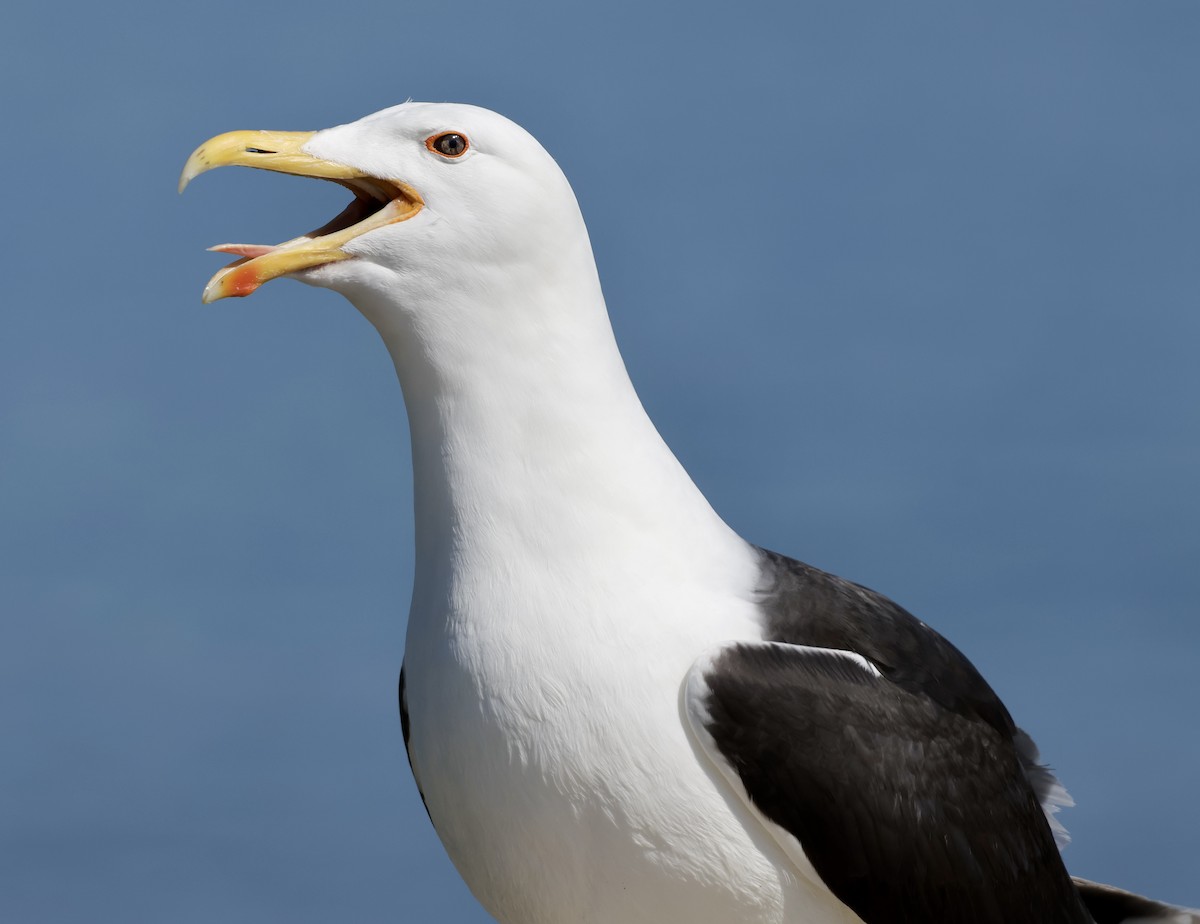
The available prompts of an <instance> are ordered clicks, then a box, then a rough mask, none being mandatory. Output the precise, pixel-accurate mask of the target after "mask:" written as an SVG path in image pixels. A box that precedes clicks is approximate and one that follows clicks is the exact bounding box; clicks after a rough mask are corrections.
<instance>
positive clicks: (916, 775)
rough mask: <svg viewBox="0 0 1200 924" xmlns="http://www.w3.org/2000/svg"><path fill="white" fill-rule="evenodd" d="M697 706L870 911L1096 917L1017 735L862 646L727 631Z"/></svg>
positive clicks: (846, 895)
mask: <svg viewBox="0 0 1200 924" xmlns="http://www.w3.org/2000/svg"><path fill="white" fill-rule="evenodd" d="M685 700H686V710H687V715H688V719H689V721H690V723H691V726H692V728H693V730H694V731H695V732H696V736H697V738H698V740H699V741H700V743H701V746H702V748H703V749H704V750H706V751H707V753H708V754H709V756H710V757H711V758H712V759H713V761H714V762H715V763H716V765H717V767H718V769H719V770H720V771H721V772H722V774H723V775H724V776H725V777H726V778H727V779H728V780H729V781H730V782H731V783H732V784H733V785H734V787H735V790H737V791H739V793H740V795H742V797H743V798H745V799H747V800H748V801H749V802H750V804H751V805H752V806H753V807H754V808H755V809H757V810H758V812H759V813H761V817H763V818H764V819H765V820H766V822H767V823H768V824H767V827H768V830H769V831H771V833H772V834H773V835H774V836H775V837H776V840H777V841H779V842H780V844H781V845H782V846H783V847H784V849H785V852H789V853H790V851H789V845H790V838H794V839H795V842H798V845H799V847H800V849H801V850H802V852H803V856H802V857H799V858H797V857H795V856H794V855H793V859H794V860H796V861H797V865H798V866H799V867H800V869H801V871H802V872H803V871H804V863H805V862H807V863H810V864H811V867H812V869H813V870H814V871H815V873H816V875H817V876H818V877H819V878H820V880H821V881H822V882H823V883H824V884H825V885H826V886H827V887H828V888H829V889H830V891H831V892H832V893H833V894H834V895H835V896H837V898H838V899H839V900H840V901H842V902H843V903H844V904H845V905H847V906H849V907H850V908H851V909H853V910H854V912H855V913H856V914H858V916H859V917H861V918H862V919H863V921H865V922H867V924H911V922H917V921H920V922H938V924H1013V922H1017V921H1021V922H1025V921H1028V922H1034V921H1036V922H1038V924H1088V922H1089V920H1090V919H1089V917H1088V915H1087V912H1086V911H1085V910H1084V907H1083V905H1082V903H1081V901H1080V898H1079V894H1078V892H1077V891H1076V889H1075V887H1074V885H1073V884H1072V882H1071V879H1070V877H1069V876H1068V875H1067V871H1066V869H1065V868H1064V867H1063V864H1062V860H1061V858H1060V857H1059V853H1058V849H1057V847H1056V846H1055V843H1054V838H1053V837H1052V835H1051V833H1050V829H1049V826H1048V825H1047V823H1046V819H1045V817H1044V815H1043V814H1042V810H1041V808H1040V807H1039V805H1038V802H1037V798H1036V796H1035V795H1034V792H1033V789H1032V787H1031V786H1030V784H1029V782H1028V780H1027V779H1026V777H1025V773H1024V770H1023V769H1022V766H1021V762H1020V759H1019V758H1018V755H1017V751H1016V748H1015V746H1014V745H1013V741H1012V737H1011V735H1009V734H1008V733H1007V731H1006V730H1004V729H997V728H995V727H994V726H992V725H991V724H990V723H989V722H987V721H984V720H983V719H981V718H979V717H978V716H977V715H975V714H974V713H973V711H971V710H960V711H956V710H951V709H947V708H946V707H945V706H943V705H942V704H941V703H939V702H938V701H937V700H936V699H935V698H934V697H932V696H930V695H928V694H926V693H924V692H915V691H912V690H909V689H906V688H905V687H904V686H901V685H900V684H897V683H895V682H893V681H892V680H890V679H889V678H888V677H887V676H886V675H884V674H882V673H881V672H880V670H878V669H876V668H875V667H874V666H873V665H872V664H871V663H870V662H869V661H868V660H867V659H865V658H864V657H862V656H860V655H858V654H855V653H852V652H848V651H836V650H829V649H822V648H812V647H803V646H798V645H791V644H781V643H777V642H753V643H742V642H734V643H729V644H727V645H725V646H723V647H721V648H719V649H716V650H715V651H713V652H710V653H709V654H708V655H707V656H706V657H705V658H702V659H701V660H700V661H698V662H697V663H696V665H695V666H694V667H693V668H692V671H691V673H690V674H689V677H688V682H687V687H686V697H685Z"/></svg>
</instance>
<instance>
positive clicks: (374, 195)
mask: <svg viewBox="0 0 1200 924" xmlns="http://www.w3.org/2000/svg"><path fill="white" fill-rule="evenodd" d="M314 134H315V133H314V132H250V131H243V132H227V133H226V134H224V135H217V136H216V137H215V138H211V139H209V140H208V141H206V142H204V144H202V145H200V147H198V148H196V150H195V151H194V152H193V153H192V156H191V157H189V158H188V159H187V163H186V164H185V165H184V167H183V174H182V176H180V178H179V191H180V192H183V190H184V188H185V187H186V186H187V184H188V183H190V182H191V181H192V180H193V179H195V178H196V177H197V176H199V175H200V174H201V173H204V172H205V171H208V170H212V169H213V168H214V167H225V166H231V165H232V166H241V167H257V168H258V169H260V170H273V171H275V172H276V173H290V174H294V175H296V176H311V177H317V178H319V179H323V180H332V181H333V182H335V183H340V184H342V185H343V186H345V187H346V188H348V189H349V190H351V191H352V192H353V193H354V196H355V199H354V201H353V202H351V203H350V205H349V206H347V207H346V209H345V211H343V212H342V213H341V214H340V215H338V216H337V217H336V218H334V219H333V220H332V221H330V222H329V223H328V224H326V225H324V226H323V227H321V228H318V229H317V230H315V231H311V232H309V233H308V234H305V235H302V236H301V237H297V238H293V239H292V240H290V241H286V242H284V243H282V244H278V245H276V246H273V247H272V246H266V245H261V244H220V245H218V246H216V247H213V248H211V249H212V250H216V251H220V252H223V253H233V254H240V255H241V256H242V257H243V259H241V260H237V261H236V262H234V263H231V264H229V265H228V266H226V267H225V268H224V269H222V270H220V271H218V272H217V274H216V275H215V276H213V278H212V279H211V280H209V283H208V285H207V286H205V288H204V295H203V296H202V300H203V301H204V302H205V303H206V304H207V303H209V302H215V301H216V300H217V299H219V298H226V297H228V296H243V295H249V294H250V293H251V292H253V291H254V290H255V289H257V288H258V287H259V286H261V285H262V284H263V283H264V282H267V281H268V280H271V279H275V278H276V277H278V276H285V275H287V274H288V273H295V272H298V271H299V270H303V269H310V268H312V267H314V266H322V265H324V264H326V263H335V262H337V261H338V260H348V259H350V258H351V256H353V255H352V254H349V253H346V251H344V250H342V247H343V246H344V245H345V244H346V242H347V241H350V240H352V239H353V238H356V237H358V236H359V235H360V234H365V233H366V232H367V231H371V230H373V229H374V228H381V227H383V226H384V225H389V224H392V223H394V222H398V221H404V220H406V219H408V218H411V217H412V216H413V215H415V214H417V212H419V211H420V210H421V208H422V207H423V206H424V202H423V201H422V199H421V197H420V195H418V194H417V192H416V191H415V190H414V189H412V188H411V187H410V186H408V185H407V184H405V183H401V182H399V181H397V180H384V179H380V178H378V177H373V176H370V175H368V174H366V173H363V172H362V171H361V170H359V169H357V168H355V167H349V166H347V165H345V164H338V163H334V162H332V161H327V160H322V159H321V158H319V157H314V156H313V155H311V154H308V153H306V152H305V151H304V145H305V144H307V143H308V141H309V140H310V139H311V138H312V137H313V135H314Z"/></svg>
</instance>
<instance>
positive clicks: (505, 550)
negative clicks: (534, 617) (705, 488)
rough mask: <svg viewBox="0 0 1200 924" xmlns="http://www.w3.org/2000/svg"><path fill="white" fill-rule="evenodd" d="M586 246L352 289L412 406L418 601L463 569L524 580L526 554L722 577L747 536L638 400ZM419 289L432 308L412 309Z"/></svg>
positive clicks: (549, 565)
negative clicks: (712, 502) (382, 290)
mask: <svg viewBox="0 0 1200 924" xmlns="http://www.w3.org/2000/svg"><path fill="white" fill-rule="evenodd" d="M574 257H575V259H574V261H573V262H574V264H575V265H573V266H571V265H567V266H562V267H561V270H562V271H561V272H560V273H558V274H557V276H556V278H551V279H548V278H547V276H546V273H545V272H544V270H539V269H538V268H537V267H531V268H530V273H531V275H536V278H529V279H524V280H523V279H522V278H521V274H520V272H517V273H515V274H514V273H513V271H512V268H511V267H509V268H507V270H506V273H505V276H504V279H503V282H504V285H499V284H496V283H498V281H499V280H497V279H487V278H484V279H483V280H482V281H481V280H480V279H479V278H478V277H472V278H471V279H469V280H464V281H462V282H459V283H453V282H451V283H449V284H446V283H443V284H442V286H441V287H439V288H438V290H437V291H436V292H432V291H431V292H418V291H414V290H413V289H411V288H410V289H408V290H406V291H404V292H398V291H397V290H389V294H388V296H385V297H381V296H379V295H378V294H376V293H377V292H378V291H379V290H378V289H374V290H371V291H363V292H360V293H355V294H354V295H353V300H354V302H355V304H356V305H357V307H358V308H359V309H360V310H361V311H362V312H363V313H364V314H365V315H366V316H367V317H368V318H369V319H370V320H371V321H372V323H374V324H375V325H376V327H377V328H378V329H379V331H380V333H381V334H382V336H383V339H384V342H385V343H386V345H387V348H388V350H389V352H390V353H391V355H392V358H393V361H394V362H395V365H396V370H397V373H398V375H399V378H400V383H401V386H402V388H403V391H404V396H405V402H406V404H407V406H408V412H409V422H410V426H411V430H412V447H413V471H414V482H415V483H414V489H415V494H416V497H415V516H416V540H417V587H416V588H415V592H414V606H415V605H416V604H417V602H418V601H419V600H420V598H421V597H422V596H423V595H426V594H431V595H440V594H444V593H446V592H447V588H449V587H451V586H452V585H456V584H460V583H461V581H462V579H463V572H465V571H469V572H471V573H472V574H473V575H474V577H473V578H472V582H473V583H478V582H479V580H480V575H481V574H483V573H488V574H491V578H489V579H495V580H499V581H504V582H507V583H512V582H513V581H516V582H518V583H520V582H521V580H522V576H521V575H513V574H511V572H512V571H513V570H514V569H519V568H520V567H521V566H522V564H521V563H527V562H536V563H537V568H538V569H539V570H540V572H541V573H542V574H543V575H544V574H545V573H547V572H550V573H557V575H558V577H560V578H562V579H563V580H565V581H570V580H571V579H572V576H575V575H584V574H594V573H595V570H596V564H597V562H607V563H609V564H610V565H612V566H614V567H620V568H628V567H635V568H637V569H639V570H645V569H656V570H658V571H659V572H662V571H664V570H665V571H667V572H669V573H673V574H679V575H680V577H681V578H686V579H689V580H699V581H706V580H710V579H711V580H719V579H720V576H719V573H720V572H721V571H722V570H724V569H723V568H722V567H721V562H722V560H723V557H725V558H727V555H728V550H729V548H730V545H731V544H733V543H737V544H739V545H740V544H742V543H741V540H740V539H737V537H736V536H735V535H734V534H733V533H732V531H731V530H730V529H729V528H728V527H727V526H726V525H725V524H724V523H723V522H722V521H721V520H720V518H719V517H718V516H717V515H716V514H715V513H714V512H713V510H712V508H711V507H710V506H709V504H708V502H707V501H706V500H705V498H704V497H703V495H702V494H701V493H700V491H699V489H698V488H696V486H695V485H694V484H693V482H692V481H691V479H690V478H689V477H688V475H687V473H686V472H685V471H684V470H683V468H682V466H680V464H679V463H678V461H677V460H676V459H675V457H674V455H673V454H672V453H671V451H670V449H669V448H668V447H667V446H666V444H665V443H664V442H663V440H662V438H661V437H660V436H659V434H658V432H657V430H656V429H655V427H654V425H653V424H652V423H651V421H650V419H649V418H648V417H647V415H646V413H645V411H644V409H643V408H642V405H641V402H640V400H639V399H638V397H637V394H636V393H635V392H634V389H633V385H632V383H631V382H630V381H629V377H628V374H627V373H626V371H625V367H624V364H623V362H622V360H621V356H620V353H619V352H618V349H617V346H616V343H615V340H614V338H613V335H612V329H611V326H610V325H609V322H608V316H607V312H606V310H605V306H604V299H603V296H602V294H601V291H600V284H599V281H598V279H597V276H596V272H595V266H594V263H593V261H592V258H591V252H590V247H588V246H587V242H586V239H585V240H584V247H583V249H582V251H581V252H580V253H578V254H576V255H574ZM485 272H486V271H485ZM524 283H530V284H528V285H526V284H524ZM531 292H532V293H538V294H537V295H535V296H532V297H533V298H538V299H541V300H542V301H541V303H531V302H530V301H529V298H530V297H531V296H530V295H529V293H531ZM418 298H420V299H422V300H425V299H427V300H426V301H424V303H423V304H422V305H421V310H420V311H409V310H405V308H404V307H403V304H402V303H405V302H407V303H408V304H410V305H411V304H412V303H413V300H414V299H418ZM434 299H436V301H434ZM441 306H444V307H441ZM726 567H727V566H726ZM529 579H530V580H535V578H534V577H533V576H530V577H529ZM430 602H431V603H432V601H430Z"/></svg>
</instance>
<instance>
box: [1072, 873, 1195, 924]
mask: <svg viewBox="0 0 1200 924" xmlns="http://www.w3.org/2000/svg"><path fill="white" fill-rule="evenodd" d="M1075 887H1076V888H1078V889H1079V894H1080V895H1082V896H1083V902H1084V904H1085V905H1087V909H1088V911H1090V912H1091V913H1092V918H1093V920H1094V921H1095V922H1096V924H1134V922H1145V924H1152V922H1155V921H1157V922H1159V924H1200V911H1196V910H1195V909H1191V908H1179V907H1177V906H1175V905H1166V904H1163V903H1162V902H1156V901H1154V899H1151V898H1145V897H1144V896H1141V895H1135V894H1134V893H1132V892H1126V891H1125V890H1124V889H1118V888H1114V887H1113V886H1110V885H1101V884H1100V883H1098V882H1089V881H1088V880H1086V879H1080V878H1079V877H1076V878H1075Z"/></svg>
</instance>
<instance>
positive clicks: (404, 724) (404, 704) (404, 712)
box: [397, 664, 437, 828]
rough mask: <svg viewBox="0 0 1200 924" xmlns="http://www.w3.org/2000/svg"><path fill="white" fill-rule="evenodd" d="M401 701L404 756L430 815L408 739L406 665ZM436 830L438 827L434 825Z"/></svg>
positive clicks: (401, 674)
mask: <svg viewBox="0 0 1200 924" xmlns="http://www.w3.org/2000/svg"><path fill="white" fill-rule="evenodd" d="M397 694H398V697H399V699H400V733H401V734H402V735H404V756H405V757H407V758H408V769H409V771H410V772H411V773H412V775H413V782H415V783H416V784H417V795H419V796H420V797H421V804H422V805H423V806H425V814H426V815H429V803H428V802H426V801H425V793H424V792H422V791H421V781H420V780H418V779H417V771H416V769H415V768H414V767H413V761H412V751H411V750H409V747H408V739H409V738H410V737H411V736H412V730H411V727H410V726H409V723H408V691H407V690H406V689H405V686H404V665H403V664H401V665H400V684H399V689H398V690H397ZM429 823H430V824H433V816H432V815H429ZM434 827H435V828H436V827H437V825H434Z"/></svg>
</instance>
